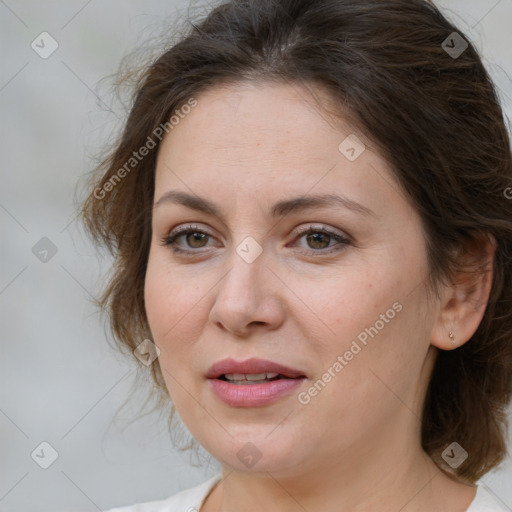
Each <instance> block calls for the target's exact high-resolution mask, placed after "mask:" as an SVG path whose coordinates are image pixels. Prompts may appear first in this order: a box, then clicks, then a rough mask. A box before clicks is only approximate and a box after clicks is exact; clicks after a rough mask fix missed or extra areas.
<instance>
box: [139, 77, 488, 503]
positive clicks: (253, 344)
mask: <svg viewBox="0 0 512 512" xmlns="http://www.w3.org/2000/svg"><path fill="white" fill-rule="evenodd" d="M316 92H317V94H319V97H320V98H323V99H324V104H327V103H328V102H329V97H328V96H327V93H325V92H323V91H322V90H321V89H319V88H316ZM197 100H198V104H197V106H196V107H195V108H193V109H192V111H191V112H190V113H189V114H188V115H187V116H186V117H185V118H184V119H182V120H181V121H180V123H179V125H177V126H175V127H174V129H173V130H172V131H171V132H170V133H169V134H168V135H167V136H166V138H165V139H164V140H163V142H162V145H161V147H160V149H159V155H158V161H157V167H156V175H155V195H154V199H155V205H156V203H157V202H158V201H159V199H160V198H161V197H162V196H163V195H164V194H165V193H166V192H168V191H170V190H178V191H183V192H187V193H192V194H195V195H198V196H201V197H204V198H207V199H209V200H211V201H213V202H214V203H215V204H216V205H217V206H218V207H219V209H220V210H221V212H222V215H223V219H221V218H218V217H216V216H213V215H210V214H207V213H204V212H199V211H195V210H193V209H190V208H187V207H185V206H183V205H180V204H177V203H172V202H169V201H163V202H160V203H159V204H158V205H156V206H155V207H154V210H153V218H152V226H153V238H152V241H151V248H150V254H149V260H148V267H147V274H146V280H145V301H146V310H147V315H148V320H149V323H150V326H151V331H152V334H153V339H154V341H155V343H156V345H157V346H158V347H159V348H160V350H161V354H160V357H159V360H158V362H159V364H160V367H161V369H162V372H163V376H164V378H165V382H166V385H167V388H168V391H169V394H170V396H171V398H172V401H173V403H174V405H175V406H176V408H177V410H178V413H179V415H180V417H181V418H182V420H183V421H184V423H185V424H186V426H187V427H188V429H189V430H190V432H191V433H192V435H193V436H194V437H195V438H196V439H197V440H198V441H199V443H201V444H202V446H204V447H205V449H206V450H208V451H209V452H210V453H211V454H212V455H213V456H214V457H215V458H216V459H217V460H219V461H220V462H221V463H222V467H223V477H224V478H223V480H222V482H221V483H220V484H219V485H218V486H217V487H216V488H215V489H214V490H213V492H211V494H210V495H209V496H208V498H207V500H206V501H205V503H204V504H203V507H202V508H201V512H212V511H216V512H218V511H222V512H228V511H229V512H234V511H241V510H242V511H244V512H252V511H261V510H269V511H275V512H281V511H283V512H284V511H286V512H295V511H304V510H309V511H313V510H322V511H324V512H330V511H332V512H334V511H336V512H355V511H363V510H364V511H368V510H379V511H382V512H387V511H390V512H391V511H393V512H396V511H397V510H401V511H402V512H412V511H416V512H419V511H425V512H426V511H431V510H436V511H444V510H446V511H448V510H449V511H450V512H455V511H460V512H462V511H464V510H466V508H467V507H468V506H469V504H470V502H471V501H472V499H473V497H474V495H475V488H474V487H471V486H469V485H465V484H462V483H459V482H457V481H456V480H455V479H454V478H452V477H450V476H449V475H447V474H446V473H444V472H442V471H441V470H439V469H438V468H437V466H435V465H434V463H433V462H432V461H431V459H430V458H429V457H428V456H427V455H426V454H425V453H424V452H423V450H422V449H421V444H420V420H419V417H420V411H421V405H422V403H423V399H424V396H425V391H426V387H427V384H428V381H429V378H430V374H431V371H432V368H433V364H434V361H435V355H436V352H437V351H438V350H439V349H442V350H451V349H453V348H456V347H457V346H460V345H461V344H462V343H464V342H465V341H467V340H468V339H469V338H470V337H471V335H472V334H473V333H474V331H475V330H476V328H477V326H478V324H479V322H480V321H481V318H482V315H483V312H484V309H485V302H486V300H487V297H488V293H489V287H490V276H487V277H482V278H479V280H478V281H477V282H476V283H475V282H473V283H465V282H464V281H462V280H461V282H460V283H458V282H457V281H456V282H455V283H454V284H453V286H445V287H442V289H441V291H440V294H439V296H438V297H434V298H433V299H432V300H431V301H427V288H426V282H425V278H426V277H427V276H428V272H429V267H428V262H427V257H426V249H425V241H424V235H423V232H422V230H421V221H420V218H419V216H418V214H417V212H416V210H415V208H414V207H413V205H412V204H411V203H410V202H409V200H408V199H407V198H406V197H405V195H404V194H403V193H402V192H400V189H399V187H398V185H397V183H396V181H395V179H394V177H393V174H392V171H391V169H390V167H389V165H388V164H387V163H386V161H385V160H384V159H383V158H382V157H381V156H380V155H379V154H378V152H376V151H375V150H374V149H373V148H372V144H371V142H370V141H369V140H368V139H366V138H365V137H364V135H363V134H361V133H360V132H359V131H358V130H357V129H356V128H354V127H352V126H350V125H349V124H348V122H340V121H339V120H338V121H335V120H334V119H333V118H332V117H330V116H328V115H327V114H326V112H325V111H323V110H322V109H320V108H319V106H318V104H317V103H315V100H314V99H313V98H312V96H311V94H310V92H309V91H308V89H306V88H304V87H303V86H299V85H297V84H295V85H291V84H284V83H283V84H275V83H273V84H270V83H268V84H263V85H262V84H258V85H255V84H253V83H250V82H243V83H238V84H233V85H230V86H224V87H221V86H215V87H211V88H210V89H208V90H206V91H205V92H203V93H202V94H201V95H199V96H197ZM349 134H356V135H357V136H358V137H359V139H360V140H361V141H363V142H364V143H365V145H366V150H365V151H364V152H363V153H362V154H361V155H360V156H359V157H358V158H357V159H356V160H355V161H349V160H348V159H347V158H346V157H345V156H344V155H343V154H342V153H341V152H340V150H339V149H338V146H339V144H340V142H342V141H343V140H344V139H345V138H346V137H347V135H349ZM322 193H337V194H343V195H344V196H345V197H347V198H349V199H350V200H352V201H356V202H358V203H359V204H361V205H363V206H364V207H366V208H369V209H371V210H372V212H373V214H371V215H364V214H362V213H360V212H357V211H354V210H351V209H347V208H344V207H333V206H331V207H327V208H316V209H302V210H300V211H298V212H295V213H293V214H290V215H289V216H286V217H283V218H281V219H272V218H271V217H270V216H269V210H270V208H271V206H272V205H273V204H274V203H275V202H277V201H280V200H283V199H287V198H291V197H297V196H303V195H312V194H322ZM189 223H192V224H193V225H194V227H195V228H197V229H199V230H200V231H204V232H207V234H208V235H209V236H208V237H206V239H204V240H202V241H197V240H194V238H193V237H192V236H188V237H187V236H186V235H184V236H181V237H180V238H178V239H177V240H176V242H175V244H176V245H178V246H179V247H181V248H182V249H185V250H188V251H190V253H188V254H187V253H173V252H172V250H171V247H170V246H168V245H165V244H164V243H162V239H164V238H165V237H167V236H168V235H169V234H170V233H171V232H172V231H173V230H175V228H176V227H179V226H187V225H188V224H189ZM310 224H314V227H315V228H316V227H322V226H324V227H326V228H328V229H330V230H333V231H335V232H336V233H338V234H340V235H344V236H347V235H348V236H349V238H350V240H351V242H350V243H348V244H340V243H338V242H337V241H336V240H335V239H333V238H332V237H331V238H329V237H328V236H325V237H324V238H319V239H318V240H317V242H316V244H315V240H308V237H307V235H302V236H300V237H299V236H298V235H297V233H296V232H297V231H298V229H305V230H306V229H307V228H309V226H310ZM246 236H252V237H253V238H254V239H255V240H256V241H257V242H258V244H259V245H260V246H261V248H262V249H263V252H262V253H261V254H260V255H259V256H258V257H257V258H256V259H255V260H254V261H253V262H252V263H247V262H246V261H245V260H244V259H242V258H241V257H240V256H239V255H238V253H237V251H236V248H237V246H238V245H239V244H240V243H241V242H242V240H244V238H245V237H246ZM317 237H318V235H317ZM486 249H487V250H489V254H492V248H489V247H486ZM194 251H195V252H194ZM396 302H398V303H400V305H401V306H402V310H401V311H400V312H398V313H397V314H396V315H395V317H394V318H393V319H392V320H389V321H388V322H387V323H386V324H385V326H384V328H382V329H381V330H379V332H378V335H376V336H375V337H374V338H369V339H368V343H367V345H366V346H363V348H362V350H361V351H360V352H359V353H358V354H357V355H356V356H354V357H353V359H352V360H350V361H348V362H347V365H346V366H344V368H343V370H342V371H340V372H339V373H336V376H335V377H334V378H332V380H331V382H329V383H328V384H327V385H326V386H325V387H324V389H323V390H322V391H321V392H320V393H318V394H317V396H315V397H313V398H311V401H310V402H309V403H308V404H306V405H303V404H301V403H300V402H299V401H298V398H297V395H298V393H299V392H300V391H305V390H307V389H308V388H310V386H311V385H312V384H313V383H314V382H316V381H317V380H318V379H320V378H321V377H322V375H323V374H324V373H325V372H326V371H327V369H328V368H329V367H332V366H333V364H334V362H335V361H336V360H337V357H338V356H339V355H343V354H344V353H345V352H346V351H347V350H348V349H349V348H350V346H351V343H352V341H353V340H354V339H356V337H357V335H358V334H360V333H361V332H362V331H364V329H365V328H367V327H369V326H374V325H375V323H376V321H377V320H379V318H381V317H380V315H381V314H385V312H386V311H387V310H389V309H390V308H391V307H392V305H393V304H394V303H396ZM475 303H478V304H480V305H478V306H475ZM450 331H452V332H454V333H455V338H456V343H455V344H453V343H452V342H451V340H450V338H449V336H448V333H449V332H450ZM226 357H232V358H234V359H237V360H243V359H247V358H250V357H260V358H263V359H269V360H273V361H276V362H279V363H282V364H285V365H287V366H289V367H292V368H298V369H301V370H302V371H303V372H305V373H306V375H307V377H308V378H307V379H306V381H305V382H304V383H303V384H302V385H301V387H300V389H299V390H298V391H296V392H295V391H294V392H292V393H290V394H289V395H286V396H285V397H283V398H281V399H279V400H278V401H277V402H275V403H272V404H269V405H265V406H259V407H253V408H240V407H231V406H228V405H226V404H225V403H224V402H222V401H221V400H219V399H218V398H217V397H216V396H215V395H213V393H212V391H211V390H210V386H209V382H208V381H207V379H206V378H205V373H206V371H207V370H208V369H209V367H210V366H211V365H212V364H213V363H214V362H216V361H219V360H221V359H224V358H226ZM455 441H456V440H455ZM248 442H251V443H252V444H253V445H255V446H256V448H257V450H258V451H259V453H261V459H260V460H259V461H258V462H257V463H256V464H255V465H254V466H252V467H251V468H248V467H246V465H245V464H244V463H243V462H242V461H241V460H240V459H239V458H238V457H237V452H238V451H239V450H240V449H241V448H242V447H243V446H244V445H245V444H246V443H248Z"/></svg>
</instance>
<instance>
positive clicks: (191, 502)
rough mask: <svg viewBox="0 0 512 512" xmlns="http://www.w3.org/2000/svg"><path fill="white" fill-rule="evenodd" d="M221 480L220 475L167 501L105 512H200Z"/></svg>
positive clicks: (139, 504)
mask: <svg viewBox="0 0 512 512" xmlns="http://www.w3.org/2000/svg"><path fill="white" fill-rule="evenodd" d="M220 479H221V475H220V474H219V475H215V476H214V477H212V478H210V479H209V480H206V482H203V483H202V484H199V485H196V486H195V487H191V488H189V489H185V490H184V491H180V492H178V493H177V494H174V495H173V496H171V497H170V498H167V499H165V500H159V501H149V502H146V503H136V504H135V505H129V506H127V507H120V508H112V509H109V510H106V511H105V512H198V511H199V509H200V507H201V505H202V503H203V501H204V499H205V498H206V496H207V495H208V494H209V492H210V491H211V490H212V489H213V487H214V486H215V484H216V483H217V482H219V481H220Z"/></svg>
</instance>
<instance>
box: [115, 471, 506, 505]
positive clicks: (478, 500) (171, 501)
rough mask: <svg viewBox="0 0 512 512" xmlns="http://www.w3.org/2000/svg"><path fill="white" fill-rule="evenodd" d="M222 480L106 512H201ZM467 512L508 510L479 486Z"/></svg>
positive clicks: (217, 477) (211, 479) (219, 477)
mask: <svg viewBox="0 0 512 512" xmlns="http://www.w3.org/2000/svg"><path fill="white" fill-rule="evenodd" d="M221 478H222V475H220V474H219V475H215V476H214V477H212V478H210V479H209V480H207V481H206V482H203V483H202V484H199V485H197V486H195V487H191V488H190V489H186V490H184V491H181V492H178V493H177V494H174V495H173V496H171V497H170V498H167V499H165V500H160V501H149V502H146V503H138V504H136V505H129V506H127V507H121V508H112V509H110V510H106V511H105V512H199V510H200V509H201V506H202V505H203V502H204V501H205V500H206V497H207V496H208V494H209V493H210V491H211V490H212V489H213V488H214V486H215V484H216V483H217V482H219V481H220V480H221ZM466 512H506V510H505V509H504V508H502V507H501V506H500V505H499V504H498V502H497V501H496V500H495V499H494V498H493V497H492V495H491V494H490V493H489V492H488V491H487V490H486V489H485V488H484V487H482V486H481V485H479V486H477V489H476V496H475V498H474V499H473V501H472V502H471V505H470V506H469V508H468V509H467V510H466Z"/></svg>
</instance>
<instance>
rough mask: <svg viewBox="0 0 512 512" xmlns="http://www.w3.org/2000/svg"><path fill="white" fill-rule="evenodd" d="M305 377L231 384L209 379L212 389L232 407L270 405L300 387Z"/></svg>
mask: <svg viewBox="0 0 512 512" xmlns="http://www.w3.org/2000/svg"><path fill="white" fill-rule="evenodd" d="M304 379H305V377H300V378H297V379H277V380H272V381H269V382H265V383H262V384H231V383H230V382H227V381H225V380H220V379H209V381H210V385H211V387H212V391H213V392H214V393H215V395H216V396H217V397H219V398H220V399H221V400H222V401H223V402H225V403H226V404H228V405H231V406H232V407H257V406H260V405H268V404H270V403H272V402H275V401H276V400H278V399H279V398H281V397H282V396H284V395H287V394H288V393H290V392H292V391H293V390H294V389H296V388H297V387H299V386H300V385H301V384H302V382H303V381H304Z"/></svg>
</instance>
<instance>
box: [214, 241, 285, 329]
mask: <svg viewBox="0 0 512 512" xmlns="http://www.w3.org/2000/svg"><path fill="white" fill-rule="evenodd" d="M268 264H269V261H268V258H267V257H266V254H265V251H263V252H262V253H261V254H260V255H259V256H258V257H257V258H256V259H255V260H254V261H252V262H251V263H248V262H247V261H246V260H244V259H243V258H242V257H241V256H240V255H239V254H238V253H237V252H236V251H235V250H233V255H232V257H231V258H230V261H229V266H230V268H229V270H228V271H227V272H226V273H225V275H224V277H222V278H221V280H220V282H219V283H218V286H217V287H216V288H215V291H216V295H215V298H214V303H213V306H212V308H211V310H210V315H209V320H210V322H212V323H213V324H215V325H217V327H219V328H220V329H223V330H225V331H227V332H230V333H232V334H235V335H236V336H239V337H240V336H241V337H248V336H250V335H251V333H253V332H254V331H255V330H261V329H266V330H274V329H278V328H279V327H280V326H281V325H282V323H283V322H284V318H285V312H286V308H285V305H284V300H283V296H282V292H283V288H284V287H283V283H282V281H281V280H279V279H278V277H276V275H275V270H273V269H272V270H271V269H270V268H269V265H268ZM214 293H215V292H214Z"/></svg>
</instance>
